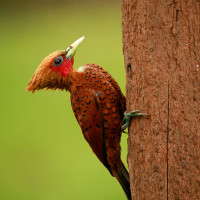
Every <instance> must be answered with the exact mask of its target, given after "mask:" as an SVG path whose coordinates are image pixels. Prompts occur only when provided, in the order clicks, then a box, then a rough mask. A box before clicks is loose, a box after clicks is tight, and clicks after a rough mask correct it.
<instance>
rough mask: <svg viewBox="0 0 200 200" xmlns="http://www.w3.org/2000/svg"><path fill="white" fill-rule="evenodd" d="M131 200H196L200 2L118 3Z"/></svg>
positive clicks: (199, 194)
mask: <svg viewBox="0 0 200 200" xmlns="http://www.w3.org/2000/svg"><path fill="white" fill-rule="evenodd" d="M122 29H123V52H124V59H125V68H126V79H127V85H126V88H127V89H126V96H127V111H131V110H135V109H139V108H143V109H144V112H145V113H149V114H151V118H150V119H146V118H140V119H139V118H137V119H134V120H133V121H132V124H131V126H130V128H129V139H128V145H129V146H128V166H129V171H130V181H131V190H132V197H133V199H134V200H141V199H148V200H150V199H154V200H155V199H160V200H164V199H170V200H179V199H181V200H182V199H188V200H189V199H190V200H191V199H192V200H198V199H200V1H198V0H193V1H192V0H189V1H175V0H171V1H161V0H160V1H159V0H150V1H137V0H122Z"/></svg>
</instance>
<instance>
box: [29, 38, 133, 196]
mask: <svg viewBox="0 0 200 200" xmlns="http://www.w3.org/2000/svg"><path fill="white" fill-rule="evenodd" d="M81 39H82V40H83V38H81ZM81 39H79V40H78V42H77V41H76V42H75V43H73V44H72V45H71V46H70V48H68V49H67V50H59V51H56V52H54V53H52V54H50V55H49V56H47V57H46V58H45V59H44V60H43V61H42V63H41V64H40V65H39V67H38V69H37V70H36V72H35V73H34V75H33V77H32V79H31V81H30V82H29V84H28V86H27V90H28V91H32V92H35V91H36V90H40V89H52V90H55V89H61V90H66V91H69V92H70V93H71V105H72V109H73V111H74V115H75V117H76V119H77V121H78V123H79V125H80V127H81V129H82V132H83V136H84V138H85V140H86V141H87V142H88V144H89V145H90V147H91V148H92V150H93V152H94V153H95V154H96V156H97V157H98V159H99V160H100V161H101V162H102V164H103V165H104V166H105V167H106V168H107V169H108V171H109V172H110V174H111V175H112V176H114V177H116V178H117V180H118V181H119V183H120V184H121V186H122V188H123V190H124V192H125V194H126V196H127V199H131V193H130V183H129V174H128V172H127V170H126V168H125V166H124V164H123V163H122V161H121V158H120V155H121V147H120V138H121V126H122V119H123V117H124V116H123V113H124V112H125V110H126V99H125V97H124V95H123V94H122V92H121V90H120V87H119V86H118V84H117V82H116V81H115V80H114V79H113V77H112V76H111V75H110V74H109V73H108V72H107V71H105V70H104V69H103V68H102V67H100V66H98V65H95V64H86V65H84V66H81V67H80V68H79V69H78V70H76V69H73V61H74V54H75V52H76V48H77V46H78V45H79V44H80V42H81V41H82V40H81ZM73 48H75V49H73Z"/></svg>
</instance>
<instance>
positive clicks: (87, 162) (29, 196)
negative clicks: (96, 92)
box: [0, 0, 127, 200]
mask: <svg viewBox="0 0 200 200" xmlns="http://www.w3.org/2000/svg"><path fill="white" fill-rule="evenodd" d="M0 6H1V7H0V25H1V30H0V40H1V42H0V55H1V65H0V75H1V78H0V88H1V90H0V92H1V103H0V117H1V126H0V199H1V200H17V199H19V200H66V199H73V200H74V199H87V200H90V199H91V200H92V199H95V200H103V199H115V200H117V199H120V200H121V199H125V195H124V193H123V190H122V189H121V187H120V185H119V183H118V182H117V180H116V179H115V178H113V177H111V175H110V174H109V172H108V171H107V170H106V168H104V166H103V165H102V164H101V163H100V162H99V161H98V159H97V158H96V156H95V155H94V154H93V153H92V151H91V149H90V147H89V145H88V144H87V143H86V141H85V140H84V139H83V136H82V133H81V129H80V127H79V126H78V123H77V122H76V119H75V117H74V114H73V112H72V109H71V105H70V95H69V93H66V92H60V91H55V92H52V91H39V92H36V93H35V94H34V95H33V94H31V93H28V92H26V91H25V88H26V85H27V84H28V82H29V80H30V78H31V77H32V75H33V73H34V71H35V69H36V67H37V66H38V64H39V63H40V62H41V60H42V59H43V58H44V57H45V56H47V55H48V54H49V53H51V52H53V51H55V50H58V49H63V48H67V47H68V45H70V44H71V43H72V42H74V41H75V40H76V39H78V38H79V37H81V36H83V35H84V36H85V40H84V42H83V43H82V44H81V46H80V47H79V49H78V51H77V53H76V56H75V64H74V67H75V68H77V67H78V66H81V65H83V64H86V63H96V64H99V65H100V66H102V67H104V68H105V69H106V70H107V71H109V72H110V73H111V74H112V76H113V77H114V78H115V79H116V80H117V82H118V83H119V85H120V87H121V89H122V91H123V92H125V72H124V66H123V54H122V39H121V37H122V35H121V1H120V0H113V1H105V0H104V1H95V0H93V1H88V0H85V1H80V0H79V1H75V0H74V1H67V0H66V1H60V0H57V1H53V0H51V1H45V0H37V1H31V0H29V1H14V0H10V1H8V0H7V1H0ZM126 143H127V135H125V134H123V137H122V142H121V144H122V149H123V150H122V159H123V160H124V162H125V163H126V155H127V144H126Z"/></svg>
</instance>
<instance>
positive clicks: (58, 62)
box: [53, 56, 63, 66]
mask: <svg viewBox="0 0 200 200" xmlns="http://www.w3.org/2000/svg"><path fill="white" fill-rule="evenodd" d="M62 63H63V57H62V56H59V57H57V58H55V59H54V62H53V66H59V65H61V64H62Z"/></svg>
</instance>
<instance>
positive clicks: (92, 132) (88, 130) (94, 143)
mask: <svg viewBox="0 0 200 200" xmlns="http://www.w3.org/2000/svg"><path fill="white" fill-rule="evenodd" d="M100 95H101V93H100V92H97V91H95V90H92V89H89V88H84V89H81V90H80V89H77V90H76V91H75V92H73V93H71V103H72V109H73V111H74V114H75V117H76V119H77V121H78V123H79V125H80V127H81V129H82V132H83V136H84V138H85V139H86V141H87V142H88V143H89V145H90V147H91V148H92V150H93V152H94V153H95V154H96V156H97V157H98V158H99V160H100V161H101V162H102V163H103V164H104V166H105V167H106V168H107V169H108V170H109V171H110V173H111V174H112V172H111V170H110V165H109V164H108V160H107V150H106V144H105V132H104V120H103V115H102V111H101V105H100V101H99V96H100Z"/></svg>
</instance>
